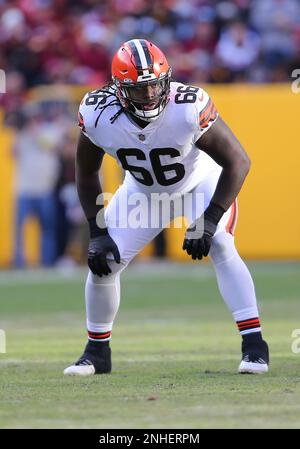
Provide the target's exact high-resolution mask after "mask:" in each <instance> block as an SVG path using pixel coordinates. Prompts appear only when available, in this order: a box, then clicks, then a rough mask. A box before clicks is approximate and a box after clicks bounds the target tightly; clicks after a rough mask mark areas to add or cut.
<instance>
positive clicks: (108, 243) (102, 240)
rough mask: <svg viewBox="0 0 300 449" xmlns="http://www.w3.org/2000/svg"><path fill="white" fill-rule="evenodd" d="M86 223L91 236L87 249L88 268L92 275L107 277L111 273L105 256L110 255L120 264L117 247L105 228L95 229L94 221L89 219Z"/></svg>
mask: <svg viewBox="0 0 300 449" xmlns="http://www.w3.org/2000/svg"><path fill="white" fill-rule="evenodd" d="M88 221H89V225H90V234H91V238H90V243H89V249H88V266H89V268H90V270H91V272H92V273H93V274H96V275H98V276H100V277H101V276H102V275H108V274H109V273H111V269H110V268H109V266H108V263H107V260H106V256H107V254H108V253H112V254H113V256H114V259H115V261H116V262H117V263H120V253H119V250H118V247H117V245H116V244H115V242H114V241H113V239H112V238H111V236H110V235H109V233H108V231H107V229H106V228H105V229H100V228H96V227H95V226H96V220H95V219H90V220H88ZM97 234H98V235H97Z"/></svg>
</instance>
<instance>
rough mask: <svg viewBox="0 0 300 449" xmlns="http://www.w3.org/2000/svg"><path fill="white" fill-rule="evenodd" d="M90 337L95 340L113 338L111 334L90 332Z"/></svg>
mask: <svg viewBox="0 0 300 449" xmlns="http://www.w3.org/2000/svg"><path fill="white" fill-rule="evenodd" d="M88 336H89V337H90V338H93V339H94V340H102V339H104V338H109V337H110V336H111V332H110V331H109V332H90V331H88Z"/></svg>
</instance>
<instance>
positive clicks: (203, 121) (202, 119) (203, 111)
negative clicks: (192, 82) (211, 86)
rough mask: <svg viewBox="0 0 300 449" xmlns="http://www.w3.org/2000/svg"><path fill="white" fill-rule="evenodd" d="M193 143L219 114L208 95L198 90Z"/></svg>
mask: <svg viewBox="0 0 300 449" xmlns="http://www.w3.org/2000/svg"><path fill="white" fill-rule="evenodd" d="M195 113H196V118H195V142H197V140H199V139H200V137H202V136H203V134H205V133H206V131H208V130H209V128H210V127H211V126H212V125H213V124H214V123H215V122H216V120H217V118H218V117H219V113H218V111H217V109H216V106H215V105H214V103H213V101H212V99H211V98H210V96H209V95H208V93H207V92H206V91H205V90H203V89H199V92H198V93H197V101H196V112H195Z"/></svg>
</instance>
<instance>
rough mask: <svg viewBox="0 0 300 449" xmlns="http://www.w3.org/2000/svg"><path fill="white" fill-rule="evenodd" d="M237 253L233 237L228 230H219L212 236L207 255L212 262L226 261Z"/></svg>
mask: <svg viewBox="0 0 300 449" xmlns="http://www.w3.org/2000/svg"><path fill="white" fill-rule="evenodd" d="M236 253H237V251H236V248H235V244H234V238H233V236H232V235H231V234H229V233H228V232H219V233H217V234H216V235H214V236H213V238H212V241H211V247H210V251H209V257H210V258H211V260H212V262H213V263H214V264H219V263H223V262H227V261H228V260H229V259H231V258H232V257H233V256H234V255H235V254H236Z"/></svg>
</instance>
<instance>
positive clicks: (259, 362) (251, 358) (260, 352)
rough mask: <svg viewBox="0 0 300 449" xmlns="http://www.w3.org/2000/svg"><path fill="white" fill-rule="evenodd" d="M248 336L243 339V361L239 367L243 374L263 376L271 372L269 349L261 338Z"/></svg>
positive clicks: (253, 335) (252, 335)
mask: <svg viewBox="0 0 300 449" xmlns="http://www.w3.org/2000/svg"><path fill="white" fill-rule="evenodd" d="M255 334H256V333H253V334H248V335H245V336H244V337H243V342H242V354H243V355H242V361H241V363H240V366H239V373H241V374H263V373H267V372H268V370H269V348H268V345H267V343H266V342H265V341H264V340H263V339H262V338H261V334H259V336H257V335H255Z"/></svg>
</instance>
